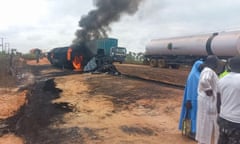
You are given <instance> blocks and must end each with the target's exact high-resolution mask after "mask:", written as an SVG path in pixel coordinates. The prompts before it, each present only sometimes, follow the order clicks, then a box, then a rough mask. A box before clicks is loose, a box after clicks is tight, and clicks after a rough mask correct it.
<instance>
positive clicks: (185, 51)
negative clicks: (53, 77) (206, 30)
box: [145, 31, 240, 68]
mask: <svg viewBox="0 0 240 144" xmlns="http://www.w3.org/2000/svg"><path fill="white" fill-rule="evenodd" d="M212 54H214V55H217V56H218V57H219V58H222V59H227V58H229V57H232V56H236V55H240V31H232V32H220V33H212V34H203V35H194V36H184V37H175V38H167V39H156V40H151V41H150V42H149V43H148V44H147V46H146V50H145V60H146V61H147V62H149V63H150V65H151V66H153V67H157V66H158V67H169V66H170V67H172V68H178V67H179V65H180V64H188V65H191V64H192V63H193V62H194V61H195V60H197V59H201V58H202V59H204V58H206V56H207V55H212ZM146 61H145V62H146Z"/></svg>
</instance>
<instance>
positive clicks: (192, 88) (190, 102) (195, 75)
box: [179, 60, 203, 139]
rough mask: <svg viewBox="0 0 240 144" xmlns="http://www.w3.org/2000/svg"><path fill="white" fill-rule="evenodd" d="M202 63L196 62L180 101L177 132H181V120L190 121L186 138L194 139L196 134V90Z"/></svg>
mask: <svg viewBox="0 0 240 144" xmlns="http://www.w3.org/2000/svg"><path fill="white" fill-rule="evenodd" d="M202 63H203V61H201V60H197V61H196V62H195V63H194V64H193V66H192V69H191V71H190V73H189V75H188V78H187V82H186V86H185V89H184V96H183V101H182V110H181V115H180V120H179V130H182V131H183V120H184V119H186V118H187V119H190V120H191V130H190V134H188V136H189V137H190V138H193V139H195V134H196V117H197V96H198V94H197V89H198V82H199V77H200V71H201V69H200V65H201V64H202Z"/></svg>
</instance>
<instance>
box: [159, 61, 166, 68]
mask: <svg viewBox="0 0 240 144" xmlns="http://www.w3.org/2000/svg"><path fill="white" fill-rule="evenodd" d="M158 67H160V68H166V62H165V60H164V59H160V60H158Z"/></svg>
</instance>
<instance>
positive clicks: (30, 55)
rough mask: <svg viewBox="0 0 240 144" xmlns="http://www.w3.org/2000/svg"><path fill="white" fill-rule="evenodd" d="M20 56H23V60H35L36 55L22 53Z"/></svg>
mask: <svg viewBox="0 0 240 144" xmlns="http://www.w3.org/2000/svg"><path fill="white" fill-rule="evenodd" d="M22 58H24V59H25V60H35V59H36V56H35V54H24V55H22Z"/></svg>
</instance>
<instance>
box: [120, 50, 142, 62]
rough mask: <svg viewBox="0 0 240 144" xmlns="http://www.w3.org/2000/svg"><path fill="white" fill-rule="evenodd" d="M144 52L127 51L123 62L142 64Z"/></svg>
mask: <svg viewBox="0 0 240 144" xmlns="http://www.w3.org/2000/svg"><path fill="white" fill-rule="evenodd" d="M143 60H144V54H143V53H142V52H139V53H135V52H131V51H130V52H128V54H127V55H126V58H125V62H124V63H128V64H143Z"/></svg>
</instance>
